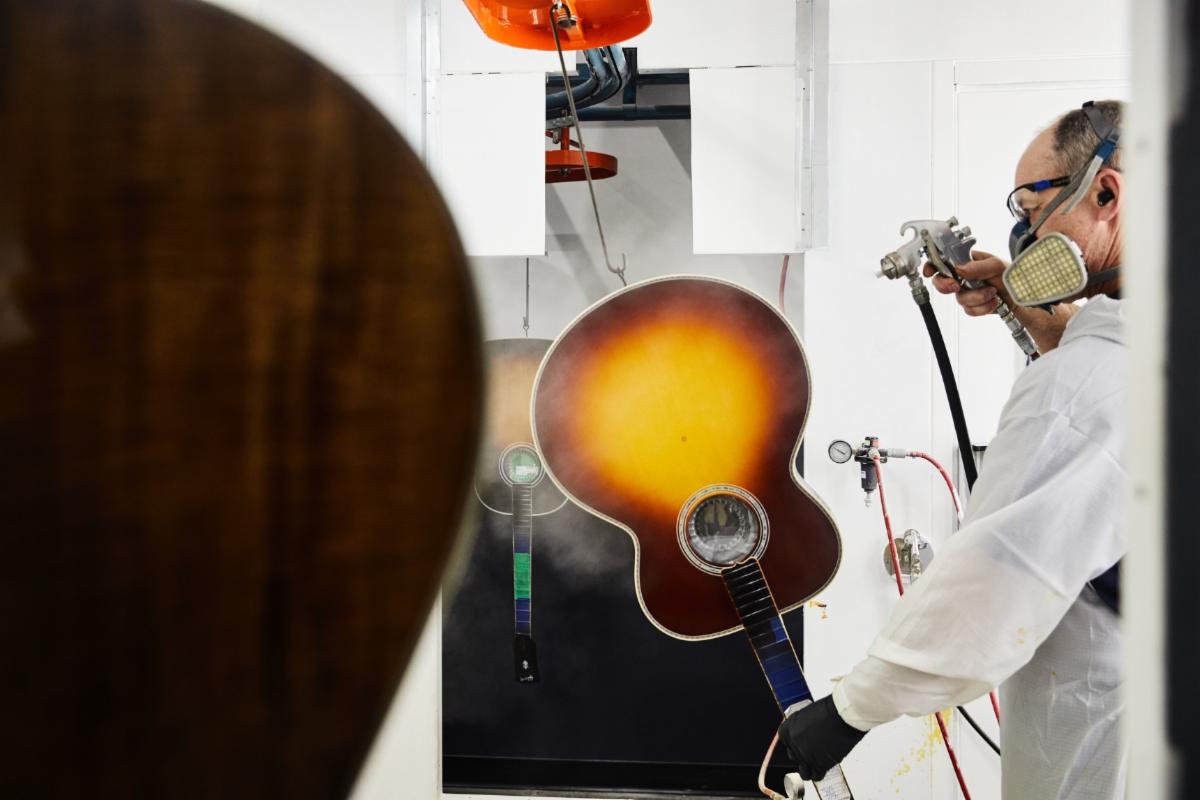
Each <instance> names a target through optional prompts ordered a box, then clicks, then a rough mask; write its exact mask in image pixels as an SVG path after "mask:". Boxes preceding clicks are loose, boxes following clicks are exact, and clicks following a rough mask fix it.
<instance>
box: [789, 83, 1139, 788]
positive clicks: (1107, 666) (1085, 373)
mask: <svg viewBox="0 0 1200 800" xmlns="http://www.w3.org/2000/svg"><path fill="white" fill-rule="evenodd" d="M1120 122H1121V105H1120V104H1119V103H1117V102H1115V101H1104V102H1099V103H1094V104H1092V103H1089V104H1085V106H1084V108H1081V109H1078V110H1075V111H1071V112H1069V113H1067V114H1065V115H1063V116H1062V117H1060V118H1059V119H1058V120H1057V121H1056V122H1055V123H1054V124H1053V125H1051V126H1050V128H1048V129H1047V130H1045V131H1043V132H1042V133H1041V134H1039V135H1038V136H1037V137H1035V138H1034V140H1033V141H1032V142H1031V143H1030V144H1029V146H1028V148H1026V150H1025V153H1024V154H1023V155H1022V156H1021V159H1020V161H1019V162H1018V164H1017V169H1016V176H1015V181H1014V184H1015V188H1014V189H1013V192H1012V193H1011V194H1010V198H1009V207H1010V209H1011V210H1012V212H1013V214H1014V216H1016V218H1017V224H1016V225H1015V226H1014V230H1013V239H1012V242H1011V253H1012V255H1013V256H1014V260H1015V261H1014V265H1012V266H1010V265H1007V264H1005V262H1003V261H1002V260H1000V259H999V258H996V257H995V256H992V255H989V254H986V253H980V252H975V253H973V254H972V256H973V258H974V261H973V262H972V263H970V264H968V265H965V266H963V267H961V268H959V273H960V274H961V276H962V277H963V278H966V279H969V280H976V281H986V282H987V284H988V286H986V287H983V288H976V289H967V288H961V287H960V284H959V283H958V282H957V281H955V280H953V279H952V278H948V277H944V276H940V275H934V274H933V271H932V269H930V268H928V267H927V268H926V275H927V276H932V277H933V283H934V286H935V287H936V288H937V289H938V290H939V291H941V292H943V293H947V294H950V293H953V294H956V295H957V297H958V301H959V304H960V305H962V307H963V310H964V311H965V312H966V313H967V314H968V315H970V316H982V315H986V314H990V313H991V312H992V311H993V310H994V309H995V307H996V306H997V304H998V303H999V301H1000V300H1001V299H1002V298H1003V299H1004V300H1005V301H1006V302H1007V303H1008V305H1009V306H1010V307H1011V308H1013V309H1014V311H1015V313H1016V314H1017V316H1018V317H1019V319H1020V320H1021V322H1022V323H1024V325H1025V326H1026V328H1027V329H1028V331H1029V333H1030V334H1031V335H1032V336H1033V338H1034V341H1035V342H1036V343H1037V346H1038V350H1039V351H1040V352H1041V354H1042V356H1043V357H1042V358H1040V359H1038V360H1037V361H1036V362H1034V363H1033V364H1032V365H1031V366H1029V367H1028V368H1027V369H1026V370H1025V371H1024V372H1023V373H1022V374H1021V376H1020V377H1019V378H1018V380H1017V381H1016V383H1015V385H1014V386H1013V390H1012V394H1011V395H1010V397H1009V400H1008V402H1007V403H1006V405H1005V407H1004V410H1003V412H1002V413H1001V417H1000V423H999V426H998V429H997V433H996V436H995V438H994V439H993V440H992V442H991V444H990V446H989V447H988V457H987V460H986V462H985V465H984V467H983V469H982V471H981V473H980V476H979V480H978V482H977V483H976V484H975V487H974V491H973V493H972V495H971V498H970V501H969V503H968V505H967V509H966V515H965V517H964V523H963V526H962V528H961V530H960V531H959V532H958V534H956V535H955V536H954V537H952V538H951V539H950V541H949V542H948V544H947V545H946V546H945V547H944V548H943V549H942V551H941V552H940V553H939V554H938V559H937V561H935V562H934V563H933V564H932V565H931V567H930V568H929V569H928V570H927V571H926V573H925V575H924V577H923V578H922V580H921V581H920V582H918V583H916V584H914V585H913V587H912V588H911V589H910V590H909V591H908V592H907V593H906V594H905V596H904V597H903V598H902V599H901V600H900V601H899V602H898V603H897V604H896V606H895V608H894V609H893V612H892V614H891V617H890V618H889V620H888V622H887V624H886V626H885V627H884V629H883V630H882V631H881V632H880V633H879V635H878V637H877V638H876V639H875V641H874V642H873V643H872V645H871V647H870V648H869V650H868V653H867V657H866V658H865V659H864V660H863V661H861V662H860V663H859V664H858V665H857V666H855V668H854V669H853V670H852V671H851V672H850V674H849V675H847V676H846V678H845V679H843V680H842V681H841V682H840V683H838V684H837V685H836V686H835V688H834V690H833V693H832V694H831V695H830V696H829V697H826V698H824V699H822V700H820V701H818V702H816V703H814V704H812V705H810V706H808V707H806V708H802V709H799V710H797V711H796V712H795V713H793V714H790V715H789V716H788V717H787V719H785V721H784V722H783V724H782V725H781V727H780V738H781V739H782V740H783V741H784V743H785V744H786V745H787V748H788V751H789V753H790V755H791V756H792V758H793V760H794V761H795V762H796V764H797V768H798V771H799V772H800V774H801V776H802V777H804V778H806V779H813V778H819V777H820V776H821V775H822V774H824V772H825V771H826V770H827V769H829V768H830V767H831V766H832V765H833V764H836V763H838V762H840V761H841V760H842V759H843V758H844V757H845V756H846V755H847V754H848V753H849V752H850V750H851V749H853V747H854V746H855V745H856V744H857V743H858V742H859V741H860V740H861V739H862V737H863V736H864V735H865V734H866V732H867V731H868V730H870V729H871V728H873V727H875V726H877V725H881V724H883V723H885V722H889V721H891V720H894V719H896V718H898V717H900V716H904V715H907V716H924V715H926V714H931V713H933V712H935V711H938V710H940V709H943V708H946V707H950V706H954V705H958V704H961V703H965V702H968V701H970V700H973V699H975V698H977V697H980V696H982V695H983V694H986V693H987V692H988V690H989V689H990V688H991V687H992V686H997V685H999V686H1000V700H1001V719H1002V720H1003V725H1002V727H1001V737H1002V743H1001V750H1002V751H1003V754H1004V755H1003V758H1002V768H1001V784H1002V797H1003V798H1004V800H1117V798H1121V797H1124V794H1125V764H1126V759H1125V750H1124V747H1123V744H1122V742H1121V738H1120V731H1119V724H1120V715H1121V712H1122V708H1123V705H1122V701H1121V695H1120V670H1119V661H1120V633H1119V621H1118V616H1117V612H1116V607H1117V599H1116V597H1117V595H1116V591H1115V586H1116V580H1115V579H1116V572H1115V565H1116V564H1117V563H1118V562H1119V561H1120V559H1121V557H1122V556H1123V555H1124V554H1125V551H1126V547H1127V545H1126V539H1125V533H1124V531H1123V530H1122V529H1121V526H1120V513H1121V509H1120V498H1121V495H1122V488H1123V485H1124V481H1125V470H1124V467H1123V464H1122V461H1121V458H1122V452H1123V449H1124V441H1125V424H1124V418H1123V408H1122V401H1123V398H1124V393H1125V348H1124V344H1123V341H1124V340H1123V336H1122V330H1121V328H1122V325H1121V304H1120V301H1119V300H1118V299H1117V298H1118V297H1119V291H1120V276H1119V273H1118V272H1117V271H1116V268H1117V266H1118V265H1119V264H1120V261H1121V247H1122V241H1123V239H1122V209H1123V206H1124V202H1125V199H1126V198H1125V182H1124V176H1123V175H1122V174H1121V166H1120V148H1119V146H1118V137H1119V133H1118V129H1119V127H1120ZM1055 234H1059V235H1058V236H1055ZM1064 241H1065V243H1066V245H1069V246H1066V247H1065V249H1064ZM1034 248H1038V249H1040V250H1042V251H1043V252H1042V253H1040V254H1038V253H1037V252H1036V251H1035V250H1034ZM1051 248H1055V249H1053V250H1052V249H1051ZM1068 252H1074V253H1075V255H1076V256H1078V257H1081V262H1082V265H1085V267H1081V268H1080V270H1079V272H1080V281H1079V282H1078V284H1077V286H1075V287H1074V288H1076V289H1077V291H1076V292H1075V293H1074V294H1073V295H1070V296H1063V297H1062V300H1063V302H1059V303H1057V304H1052V305H1050V304H1042V305H1039V306H1038V307H1022V306H1021V305H1020V304H1021V303H1022V302H1032V301H1029V300H1026V299H1025V298H1024V297H1023V296H1017V297H1013V296H1012V294H1010V292H1009V291H1008V290H1006V288H1005V287H1006V285H1011V286H1013V287H1014V288H1016V287H1023V286H1037V285H1040V284H1039V281H1036V280H1035V281H1025V282H1024V283H1023V282H1022V280H1021V279H1023V278H1026V277H1028V275H1027V274H1026V275H1023V274H1021V271H1020V270H1018V269H1017V268H1018V267H1022V266H1025V267H1028V268H1029V269H1027V270H1026V273H1028V272H1030V271H1031V270H1032V268H1033V267H1037V266H1038V265H1039V264H1041V263H1048V264H1050V265H1051V267H1053V265H1054V259H1058V258H1059V256H1060V255H1062V254H1064V253H1068ZM1033 277H1035V278H1040V277H1041V276H1038V275H1036V274H1034V276H1033ZM1006 279H1008V280H1007V281H1006ZM1058 285H1066V286H1068V287H1070V286H1071V285H1072V284H1071V283H1070V282H1069V281H1067V282H1066V283H1064V282H1063V281H1061V280H1060V281H1058ZM1032 294H1033V293H1032V291H1031V296H1032ZM1059 294H1060V295H1061V294H1062V293H1061V292H1060V293H1059ZM1079 298H1088V300H1087V302H1086V303H1085V304H1084V305H1083V306H1082V307H1077V306H1075V305H1073V304H1072V302H1071V301H1073V300H1076V299H1079ZM1014 301H1015V302H1014ZM997 333H999V331H998V332H997Z"/></svg>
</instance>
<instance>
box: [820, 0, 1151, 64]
mask: <svg viewBox="0 0 1200 800" xmlns="http://www.w3.org/2000/svg"><path fill="white" fill-rule="evenodd" d="M1133 5H1134V4H1133V3H1131V2H1127V0H1055V1H1054V2H1050V3H1047V2H1044V0H1009V2H1003V3H998V2H995V0H907V1H906V2H903V3H897V2H894V0H834V2H831V3H830V12H829V18H830V24H829V30H830V58H831V59H832V61H834V62H835V63H836V62H845V61H873V62H875V61H911V60H926V59H946V58H951V59H964V60H965V59H973V60H984V59H1027V58H1062V57H1066V56H1090V55H1098V54H1102V55H1112V54H1116V53H1125V52H1128V50H1129V40H1128V31H1129V15H1130V12H1131V9H1132V8H1133Z"/></svg>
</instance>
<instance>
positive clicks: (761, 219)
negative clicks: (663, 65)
mask: <svg viewBox="0 0 1200 800" xmlns="http://www.w3.org/2000/svg"><path fill="white" fill-rule="evenodd" d="M691 102H692V244H693V248H694V250H695V252H697V253H789V252H792V251H795V250H797V249H799V239H800V230H799V224H798V220H799V208H798V202H799V185H798V173H797V169H796V164H797V157H798V152H797V151H798V141H799V140H798V137H797V132H798V129H799V126H798V124H797V123H798V120H797V114H798V113H799V106H798V104H797V101H796V71H795V69H794V68H793V67H756V68H749V69H699V70H697V69H694V70H692V71H691Z"/></svg>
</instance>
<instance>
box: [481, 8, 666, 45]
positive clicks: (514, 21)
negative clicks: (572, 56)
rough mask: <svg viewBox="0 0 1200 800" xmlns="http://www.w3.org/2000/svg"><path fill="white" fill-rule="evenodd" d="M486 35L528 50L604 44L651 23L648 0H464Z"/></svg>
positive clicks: (625, 37)
mask: <svg viewBox="0 0 1200 800" xmlns="http://www.w3.org/2000/svg"><path fill="white" fill-rule="evenodd" d="M463 2H465V3H466V4H467V8H468V9H469V10H470V12H471V14H472V15H473V16H474V17H475V21H476V22H478V23H479V27H480V28H482V29H483V32H484V33H485V34H486V35H487V36H488V38H489V39H495V40H496V41H497V42H501V43H503V44H507V45H512V46H513V47H522V48H525V49H527V50H554V49H555V48H554V31H553V30H552V29H551V27H550V26H551V25H554V24H556V23H557V24H558V26H559V27H558V29H559V39H560V40H561V41H562V48H563V50H586V49H589V48H593V47H605V46H607V45H612V44H620V43H621V42H624V41H626V40H627V39H631V38H633V37H634V36H637V35H638V34H639V33H641V32H642V31H644V30H646V28H648V27H650V0H572V2H560V3H555V2H554V0H463Z"/></svg>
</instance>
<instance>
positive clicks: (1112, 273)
mask: <svg viewBox="0 0 1200 800" xmlns="http://www.w3.org/2000/svg"><path fill="white" fill-rule="evenodd" d="M1120 274H1121V267H1120V265H1118V266H1115V267H1109V268H1108V269H1104V270H1100V271H1099V272H1091V273H1088V279H1087V285H1088V286H1096V285H1097V284H1101V283H1107V282H1108V281H1111V280H1114V279H1116V278H1117V277H1118V276H1120Z"/></svg>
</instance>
